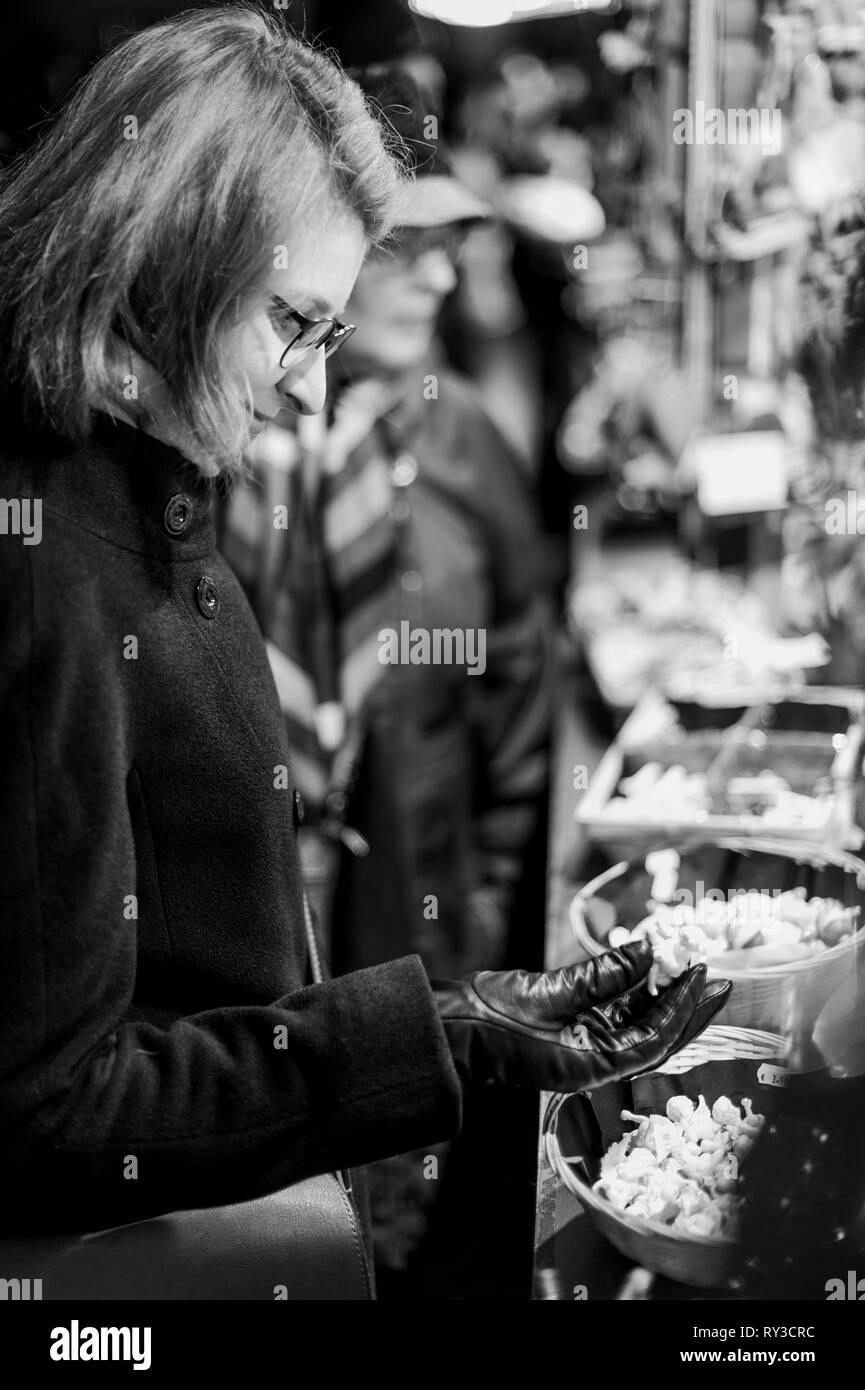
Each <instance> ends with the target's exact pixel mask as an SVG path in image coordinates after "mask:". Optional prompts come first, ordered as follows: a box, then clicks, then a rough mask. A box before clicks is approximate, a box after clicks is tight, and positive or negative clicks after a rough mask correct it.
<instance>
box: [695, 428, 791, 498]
mask: <svg viewBox="0 0 865 1390" xmlns="http://www.w3.org/2000/svg"><path fill="white" fill-rule="evenodd" d="M690 452H691V457H690V460H689V462H690V464H691V467H692V468H693V472H694V478H695V481H696V485H697V503H698V505H699V508H700V511H701V512H702V513H703V515H704V516H736V515H740V514H742V513H745V512H770V511H777V510H779V509H781V508H784V507H786V505H787V489H788V469H787V445H786V440H785V439H784V436H783V434H781V432H780V430H755V431H751V432H749V433H744V434H719V435H706V436H704V437H703V438H697V439H695V440H694V441H693V442H692V444H691V446H690Z"/></svg>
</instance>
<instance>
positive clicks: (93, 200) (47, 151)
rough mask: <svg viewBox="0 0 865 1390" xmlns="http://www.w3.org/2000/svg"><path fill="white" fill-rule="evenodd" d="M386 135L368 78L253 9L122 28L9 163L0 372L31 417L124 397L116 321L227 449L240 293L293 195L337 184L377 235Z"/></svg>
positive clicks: (84, 413)
mask: <svg viewBox="0 0 865 1390" xmlns="http://www.w3.org/2000/svg"><path fill="white" fill-rule="evenodd" d="M395 152H396V147H395V148H394V149H393V150H391V149H388V148H387V147H386V146H385V144H384V143H383V139H382V131H381V129H380V127H379V125H378V123H377V121H376V120H375V118H374V116H373V115H372V114H371V113H370V111H369V110H368V109H367V106H366V104H365V101H364V97H363V95H362V93H361V92H360V90H359V88H358V87H357V86H356V85H355V84H354V83H353V82H351V81H350V80H349V78H348V77H346V75H345V74H344V73H343V72H342V71H341V70H340V69H339V68H338V67H337V66H336V65H335V64H334V63H333V62H331V61H330V59H329V58H327V57H325V56H324V55H323V54H322V53H320V52H318V51H316V50H315V49H312V48H310V47H309V46H307V45H306V44H303V43H301V42H299V41H298V40H297V39H295V38H293V37H292V36H291V35H290V34H289V33H288V32H287V30H286V29H285V28H284V27H283V25H282V24H281V23H280V22H279V21H277V20H276V19H274V18H269V17H267V16H266V15H265V14H264V13H262V12H260V11H258V10H257V9H252V8H247V7H244V6H241V7H237V6H232V7H231V8H228V7H219V8H216V9H213V10H197V11H191V12H189V13H186V14H183V15H181V16H179V17H177V18H175V19H171V20H167V21H165V22H164V23H161V24H157V25H154V26H153V27H151V28H148V29H146V30H144V31H143V32H142V33H140V34H138V35H135V36H134V37H133V38H130V39H129V40H127V41H126V42H125V43H123V44H121V45H119V46H118V47H117V48H115V49H114V50H113V51H112V52H110V53H109V54H108V55H107V56H105V57H103V58H102V59H101V60H100V61H99V62H98V63H97V64H96V66H95V67H94V68H93V69H92V71H91V72H90V73H89V74H88V76H87V77H86V78H85V79H84V81H83V82H82V84H81V86H80V88H79V89H78V90H77V92H76V93H75V95H74V96H73V98H72V99H71V101H70V102H69V104H68V106H67V107H66V108H65V110H64V111H63V112H62V114H61V115H60V116H59V118H58V120H57V121H56V123H55V124H54V126H53V127H52V129H51V130H50V131H49V132H48V134H47V135H46V136H45V137H44V138H43V139H42V140H41V141H40V142H39V144H38V145H37V146H36V147H35V148H34V150H32V151H31V152H28V153H27V154H26V155H25V156H24V157H23V158H22V159H21V160H20V161H19V162H18V164H17V165H16V166H14V167H13V168H12V169H11V170H10V171H9V174H8V177H7V178H4V182H3V186H2V190H0V369H2V370H3V372H4V375H5V378H6V389H7V391H8V390H9V389H10V384H11V388H12V390H14V392H15V393H16V394H17V395H18V396H19V397H20V400H21V404H22V406H23V413H24V416H25V418H29V419H32V420H33V421H34V422H36V423H39V424H42V425H43V426H44V425H45V424H47V425H48V427H49V428H50V429H51V430H53V431H54V432H56V433H59V434H61V435H63V436H65V437H67V438H72V439H76V438H83V437H86V435H87V433H88V431H89V428H90V423H91V419H92V412H93V408H94V403H95V402H98V401H101V402H106V401H108V402H111V401H115V402H118V403H121V404H122V401H121V399H120V398H121V395H122V387H121V382H122V378H121V377H119V369H118V364H117V362H116V357H114V356H112V351H111V345H112V342H113V341H115V339H114V338H113V335H118V336H119V337H120V338H121V339H122V340H123V341H124V342H125V343H127V344H128V345H129V347H130V348H132V349H133V350H134V351H136V352H138V353H139V354H140V355H141V356H142V357H144V358H145V359H146V361H147V362H148V363H149V364H150V365H151V366H152V367H153V368H155V370H156V371H157V373H158V374H159V376H160V377H161V378H162V379H163V381H164V383H165V384H166V386H167V388H168V390H169V393H170V397H171V401H172V404H173V408H174V410H175V411H176V414H177V417H178V419H179V421H180V423H181V424H182V425H183V426H184V428H185V429H187V430H189V432H190V433H191V434H192V436H193V437H194V438H195V439H196V441H197V442H198V444H199V445H200V446H201V448H202V449H203V451H204V452H205V453H206V454H207V456H208V457H209V458H212V459H213V460H214V462H215V463H217V464H218V465H219V466H225V465H234V464H236V463H237V462H238V460H239V455H240V452H241V450H242V447H243V444H244V443H245V441H246V437H247V432H248V414H247V411H246V406H245V387H244V383H243V382H240V381H238V380H237V377H236V376H233V375H232V371H231V368H230V365H229V363H228V362H227V360H226V355H225V350H224V341H225V336H226V331H227V329H228V328H229V327H230V326H231V324H232V323H233V322H234V321H236V315H237V309H238V304H239V303H240V301H241V299H242V297H243V296H244V295H246V294H248V293H250V292H252V291H253V290H254V289H255V288H256V287H257V286H258V285H259V284H260V282H261V281H262V279H263V277H264V276H265V275H266V274H267V272H268V271H269V270H270V269H271V268H272V267H273V265H274V256H275V254H276V248H277V245H278V244H279V242H280V240H281V239H284V237H285V217H286V210H287V209H288V210H290V212H289V213H288V215H289V216H290V217H291V218H292V219H294V222H295V224H297V225H301V224H303V223H306V224H308V225H313V226H314V225H315V219H319V221H321V220H322V219H324V218H326V217H327V214H328V209H329V208H333V206H334V203H336V205H337V206H339V207H342V208H348V209H350V210H351V211H353V212H354V213H356V214H357V215H358V217H359V218H360V219H361V221H362V224H363V227H364V230H365V233H366V235H367V237H368V238H369V240H370V242H371V243H372V244H376V243H377V242H379V241H380V240H381V239H382V238H383V237H384V236H385V235H386V234H387V232H388V230H389V228H390V223H391V221H392V209H393V207H394V204H395V198H396V195H397V192H398V190H399V187H400V184H401V182H402V177H403V174H402V171H401V169H400V164H399V159H398V157H395ZM288 250H289V254H290V246H289V248H288ZM120 370H122V369H120Z"/></svg>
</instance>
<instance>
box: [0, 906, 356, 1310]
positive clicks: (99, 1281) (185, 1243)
mask: <svg viewBox="0 0 865 1390" xmlns="http://www.w3.org/2000/svg"><path fill="white" fill-rule="evenodd" d="M304 918H305V929H306V933H307V943H308V946H309V955H310V962H311V969H312V975H313V979H314V981H315V982H316V983H320V982H321V962H320V958H319V953H318V946H317V943H316V940H315V934H314V930H313V924H312V915H311V913H310V910H309V907H308V905H307V903H306V900H305V899H304ZM0 1279H3V1280H5V1281H6V1282H5V1284H3V1285H2V1287H3V1288H4V1289H5V1295H4V1296H5V1297H6V1298H7V1299H10V1298H12V1299H21V1300H25V1299H29V1300H35V1299H40V1298H41V1299H47V1300H56V1299H72V1300H74V1299H87V1300H91V1299H92V1300H108V1301H111V1300H133V1299H145V1300H146V1299H157V1300H175V1299H224V1300H232V1301H233V1300H249V1299H266V1300H318V1299H345V1300H355V1299H372V1298H374V1296H375V1295H374V1291H373V1283H372V1277H371V1273H370V1269H369V1264H368V1262H367V1258H366V1252H365V1250H364V1245H363V1238H362V1233H361V1229H360V1222H359V1220H358V1215H357V1212H356V1210H355V1207H354V1202H353V1199H352V1192H351V1182H350V1179H349V1177H348V1175H347V1174H343V1173H322V1174H321V1175H320V1176H318V1177H314V1178H307V1179H305V1180H304V1181H303V1182H298V1183H294V1184H292V1186H291V1187H285V1188H283V1189H282V1190H281V1191H279V1192H272V1193H269V1194H268V1196H266V1197H258V1198H255V1199H254V1200H253V1201H250V1202H237V1203H234V1204H232V1205H231V1206H222V1207H207V1208H201V1209H199V1210H195V1211H179V1212H170V1213H168V1214H167V1215H165V1216H156V1217H153V1218H151V1219H150V1220H147V1221H137V1222H135V1223H133V1224H132V1225H130V1226H119V1227H116V1228H115V1229H113V1230H109V1231H97V1232H95V1233H92V1234H85V1235H73V1236H48V1237H43V1236H38V1237H33V1238H31V1239H25V1238H21V1237H15V1238H14V1239H11V1240H0Z"/></svg>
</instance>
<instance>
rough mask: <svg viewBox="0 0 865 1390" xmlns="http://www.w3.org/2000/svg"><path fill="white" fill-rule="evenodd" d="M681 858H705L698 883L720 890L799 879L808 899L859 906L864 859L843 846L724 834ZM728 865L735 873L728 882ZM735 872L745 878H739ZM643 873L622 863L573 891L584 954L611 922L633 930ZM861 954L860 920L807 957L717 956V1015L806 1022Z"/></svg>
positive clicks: (756, 1022)
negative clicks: (762, 962)
mask: <svg viewBox="0 0 865 1390" xmlns="http://www.w3.org/2000/svg"><path fill="white" fill-rule="evenodd" d="M681 855H682V863H683V865H684V864H686V863H693V862H699V860H700V857H701V856H703V857H705V859H706V862H707V863H708V864H709V865H710V867H708V868H707V869H706V870H705V878H704V880H703V881H704V882H706V883H708V884H709V885H711V886H712V887H716V888H719V889H722V890H725V889H726V888H728V887H732V886H736V887H755V888H759V887H763V888H769V887H772V888H790V887H793V886H795V885H796V884H804V886H805V887H806V888H807V889H808V892H809V896H811V895H813V894H815V893H819V894H820V895H821V896H823V897H834V898H839V899H841V901H842V902H844V903H845V905H849V906H852V905H854V904H858V905H860V906H863V907H865V862H863V861H862V860H861V859H859V858H857V857H856V856H855V855H853V854H850V853H848V852H847V851H845V850H830V849H827V848H826V847H825V846H822V845H810V844H798V843H793V842H791V841H786V840H771V839H739V838H729V839H726V838H725V839H717V840H706V841H704V842H702V843H701V844H699V845H688V846H686V847H684V848H683V849H682V850H681ZM728 855H732V856H734V859H733V861H732V862H731V861H728V862H726V863H723V867H720V866H719V864H718V863H717V862H716V864H715V865H714V866H712V865H711V860H712V859H715V860H716V861H717V860H718V858H719V856H720V860H721V861H723V860H724V858H725V856H728ZM737 861H738V862H737ZM772 861H774V865H773V863H772ZM778 861H783V865H784V877H785V879H786V881H785V882H784V883H781V882H779V881H778V879H779V876H780V875H779V864H778ZM761 862H762V864H763V869H762V874H763V881H762V883H761V882H760V878H761ZM734 867H735V868H737V869H738V873H737V874H736V877H735V878H734V879H733V881H732V882H731V870H732V869H733V868H734ZM739 874H741V875H742V877H744V878H746V879H747V880H748V881H747V882H740V881H739ZM644 878H648V879H649V880H650V879H651V875H649V874H648V872H647V871H646V870H645V867H644V863H643V860H642V858H638V859H631V860H623V861H621V862H620V863H618V864H614V865H613V867H612V868H611V869H608V870H607V871H606V872H605V873H603V874H600V875H599V876H598V877H597V878H594V879H592V880H591V882H589V883H587V884H585V885H584V886H583V888H581V889H580V891H579V892H578V893H577V894H576V896H575V897H574V899H573V900H572V902H571V905H570V909H569V917H570V923H571V929H572V931H573V933H574V937H575V939H576V941H577V942H578V943H579V946H580V947H581V949H582V951H583V952H585V954H586V955H589V956H598V955H601V954H602V953H603V952H604V951H605V950H607V949H608V946H607V935H608V932H609V930H610V929H611V928H612V927H613V926H614V925H619V926H625V927H634V926H636V924H637V922H638V921H639V920H640V919H641V918H642V917H644V916H645V915H646V912H647V911H648V908H647V907H646V901H647V899H648V897H649V892H648V890H646V889H644V891H643V892H642V894H641V893H640V891H639V885H640V884H642V883H643V880H644ZM725 878H726V881H724V879H725ZM681 881H682V879H681V873H680V883H681ZM863 918H865V911H863ZM863 954H865V923H863V926H861V927H860V928H859V930H858V931H857V932H856V933H855V934H854V935H853V936H852V937H851V938H850V939H849V940H847V941H842V942H840V943H839V944H838V945H837V946H833V947H831V949H829V950H827V951H823V952H821V953H820V954H819V955H817V956H815V957H813V959H807V960H799V961H793V962H790V963H789V964H786V965H767V966H762V967H759V968H754V969H751V970H747V969H731V968H728V967H726V966H725V965H724V958H723V956H721V957H719V958H718V959H717V960H716V961H714V962H712V963H710V965H709V972H708V973H709V979H710V980H712V979H729V980H732V981H733V991H732V994H731V995H730V998H729V1000H728V1002H727V1004H726V1006H725V1008H724V1010H723V1012H722V1013H721V1014H720V1015H719V1019H720V1021H723V1022H724V1023H727V1024H731V1025H734V1026H736V1027H741V1028H764V1029H769V1030H770V1031H771V1032H774V1033H784V1034H786V1033H788V1031H789V1030H790V1029H791V1028H792V1027H793V1026H795V1027H797V1028H808V1027H813V1024H814V1023H815V1021H816V1019H817V1015H818V1014H819V1012H820V1010H821V1009H822V1008H823V1006H824V1004H825V1003H826V1002H827V1000H828V999H829V997H830V995H831V994H832V993H833V992H834V991H835V990H836V989H837V988H838V986H839V985H841V984H842V983H843V981H844V980H845V978H847V976H848V975H849V973H850V972H851V971H852V970H854V969H855V968H856V967H857V965H858V964H860V963H861V960H862V956H863Z"/></svg>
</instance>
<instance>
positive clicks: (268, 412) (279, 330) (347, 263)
mask: <svg viewBox="0 0 865 1390" xmlns="http://www.w3.org/2000/svg"><path fill="white" fill-rule="evenodd" d="M365 252H366V238H365V235H364V230H363V224H362V222H361V220H360V218H359V217H357V216H356V215H355V214H354V213H351V212H348V211H345V210H338V209H336V208H334V209H332V212H331V215H330V217H329V219H328V220H327V222H326V223H324V225H322V224H321V223H317V224H316V225H315V226H314V227H313V226H310V227H309V228H305V229H303V230H302V231H300V232H299V233H298V232H295V233H294V234H293V236H292V238H291V239H289V238H288V237H286V239H285V242H284V243H283V246H282V247H280V246H277V247H275V249H274V257H273V261H274V264H273V269H272V270H271V271H270V274H269V276H268V280H267V283H266V284H265V285H264V286H263V287H262V289H261V290H260V291H259V292H257V293H256V294H255V296H254V297H253V298H252V299H251V300H250V302H248V303H247V304H246V305H245V306H244V310H243V313H242V317H241V320H240V322H239V323H238V324H237V326H236V327H235V328H234V329H233V330H232V331H231V333H230V334H229V339H228V351H229V353H230V354H231V358H232V360H233V365H234V367H235V368H236V369H237V371H238V372H239V373H240V374H241V375H242V376H244V377H245V378H246V380H247V382H248V384H249V390H250V393H251V397H252V406H253V411H254V416H255V418H254V420H252V421H251V429H250V434H251V435H254V434H258V433H260V431H261V430H263V429H264V427H265V424H266V422H267V421H268V420H275V419H276V417H277V416H278V415H279V414H280V412H281V411H283V410H291V411H294V412H296V413H298V414H301V415H314V414H316V412H318V411H319V410H321V409H322V407H323V405H324V398H325V389H326V379H325V365H324V364H325V357H324V351H323V350H322V349H321V348H313V349H311V350H307V351H301V352H289V354H288V356H287V357H286V359H285V366H280V362H281V360H282V357H283V354H284V353H285V350H286V344H287V343H288V342H290V341H291V338H292V337H293V336H294V334H295V333H296V332H297V331H298V330H299V327H300V325H298V324H296V323H295V322H294V321H293V320H291V319H290V317H288V318H287V316H286V311H285V309H284V308H283V309H281V310H278V308H277V306H276V305H274V303H273V298H272V297H273V296H277V297H278V299H279V300H281V301H282V303H283V304H284V305H289V306H290V307H291V308H292V309H297V310H298V311H299V312H300V313H301V314H304V315H306V317H307V318H311V319H320V318H341V319H344V318H345V314H344V308H345V304H346V301H347V300H348V297H349V295H350V294H351V290H352V286H353V285H354V282H355V280H356V279H357V274H358V271H359V269H360V266H361V262H362V260H363V257H364V254H365Z"/></svg>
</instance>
